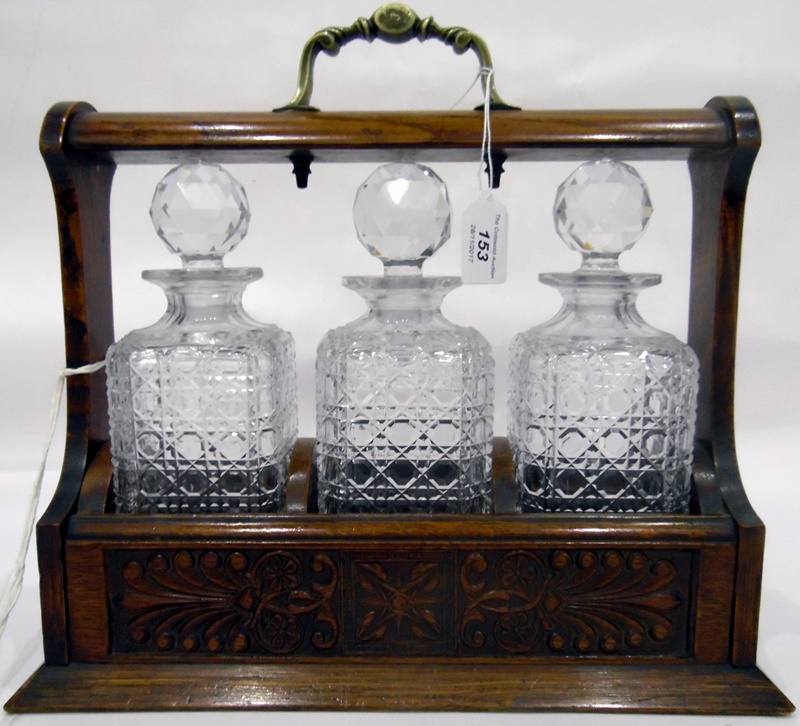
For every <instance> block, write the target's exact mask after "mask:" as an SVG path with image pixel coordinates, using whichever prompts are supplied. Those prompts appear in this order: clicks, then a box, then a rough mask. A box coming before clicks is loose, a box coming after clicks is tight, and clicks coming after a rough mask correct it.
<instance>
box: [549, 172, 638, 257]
mask: <svg viewBox="0 0 800 726" xmlns="http://www.w3.org/2000/svg"><path fill="white" fill-rule="evenodd" d="M652 213H653V205H652V203H651V201H650V195H649V193H648V191H647V186H646V185H645V183H644V181H643V180H642V178H641V177H640V176H639V173H638V172H637V171H636V169H634V168H633V167H632V166H628V165H627V164H623V163H622V162H619V161H612V160H610V159H602V160H600V161H592V162H587V163H585V164H582V165H581V166H579V167H578V168H577V169H576V170H575V171H574V172H573V173H572V174H570V175H569V176H568V177H567V178H566V179H565V180H564V182H563V183H562V184H561V186H559V187H558V192H557V193H556V201H555V204H554V205H553V217H554V219H555V223H556V231H557V232H558V234H559V235H560V236H561V239H563V240H564V242H566V243H567V245H568V246H569V247H571V248H573V249H577V250H579V251H580V252H582V253H583V254H584V255H586V254H589V255H593V256H594V255H602V256H606V257H616V256H617V255H619V254H620V253H621V252H623V251H625V250H627V249H628V248H629V247H631V246H633V244H634V243H635V242H636V240H638V239H639V237H641V236H642V234H643V233H644V230H645V229H646V228H647V224H648V222H649V221H650V215H652Z"/></svg>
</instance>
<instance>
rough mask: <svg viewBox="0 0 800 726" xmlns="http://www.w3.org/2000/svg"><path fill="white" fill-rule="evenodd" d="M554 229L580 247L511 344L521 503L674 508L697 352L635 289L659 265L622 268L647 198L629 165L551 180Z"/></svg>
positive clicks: (512, 421) (512, 422)
mask: <svg viewBox="0 0 800 726" xmlns="http://www.w3.org/2000/svg"><path fill="white" fill-rule="evenodd" d="M553 213H554V218H555V223H556V229H557V230H558V233H559V234H560V235H561V237H562V239H563V240H564V241H565V242H566V243H567V245H568V246H570V247H571V248H573V249H577V250H579V251H580V252H581V253H582V255H583V264H582V265H581V267H580V268H579V269H578V270H577V271H575V272H573V273H567V274H559V273H549V274H543V275H541V276H540V280H541V281H542V282H544V283H545V284H548V285H552V286H553V287H556V288H558V290H559V291H560V292H561V294H562V296H563V298H564V302H563V306H562V308H561V310H560V311H559V312H558V314H557V315H556V316H555V317H554V318H553V319H551V320H550V321H548V322H547V323H545V324H543V325H540V326H538V327H536V328H533V329H531V330H529V331H528V332H525V333H522V334H520V335H518V336H517V337H516V338H515V339H514V340H513V342H512V344H511V351H510V358H511V362H510V369H511V370H510V385H509V439H510V442H511V446H512V449H513V451H514V459H515V466H516V473H517V483H518V487H519V507H520V509H521V510H522V511H536V510H538V511H541V510H544V511H575V512H681V511H685V510H686V509H687V507H688V503H689V492H690V475H691V461H692V448H693V439H694V424H695V408H696V399H697V377H698V363H697V357H696V356H695V354H694V352H693V351H692V349H691V348H689V346H687V345H685V344H683V343H681V342H680V341H678V340H677V339H676V338H674V337H673V336H672V335H670V334H668V333H664V332H661V331H659V330H656V329H655V328H653V327H651V326H650V325H648V324H647V323H646V322H645V321H644V320H643V319H642V318H641V316H640V315H639V313H638V311H637V310H636V297H637V295H638V293H639V291H640V290H642V289H644V288H646V287H650V286H652V285H657V284H658V283H659V282H660V281H661V277H660V275H654V274H626V273H624V272H623V271H622V270H620V268H619V265H618V260H617V258H618V256H619V254H620V253H621V252H623V251H624V250H626V249H628V248H629V247H631V246H632V245H633V244H634V243H635V242H636V241H637V239H638V238H639V237H640V236H641V235H642V233H643V232H644V230H645V228H646V227H647V224H648V221H649V219H650V215H651V213H652V205H651V203H650V197H649V194H648V191H647V187H646V186H645V184H644V182H643V181H642V179H641V178H640V177H639V175H638V173H637V172H636V170H635V169H633V168H632V167H630V166H628V165H626V164H622V163H619V162H614V161H609V160H602V161H596V162H591V163H587V164H584V165H583V166H581V167H580V168H578V169H577V170H576V171H575V172H574V173H573V174H572V175H571V176H570V177H568V178H567V179H566V180H565V181H564V183H563V184H562V185H561V186H560V187H559V189H558V193H557V195H556V201H555V206H554V209H553Z"/></svg>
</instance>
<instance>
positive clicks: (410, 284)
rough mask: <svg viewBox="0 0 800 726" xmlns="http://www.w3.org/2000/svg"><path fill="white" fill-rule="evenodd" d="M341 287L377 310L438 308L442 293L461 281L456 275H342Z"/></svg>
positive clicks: (435, 310)
mask: <svg viewBox="0 0 800 726" xmlns="http://www.w3.org/2000/svg"><path fill="white" fill-rule="evenodd" d="M342 285H344V287H346V288H348V289H350V290H353V291H354V292H357V293H358V294H359V295H361V297H362V298H364V300H365V301H366V303H367V305H369V308H370V311H372V312H374V313H378V314H391V313H393V312H406V313H407V312H417V313H423V312H427V313H437V312H439V310H440V308H441V306H442V301H443V300H444V297H445V295H447V294H448V293H449V292H451V291H452V290H455V289H456V288H457V287H459V286H460V285H461V278H460V277H422V276H421V275H386V276H385V277H344V278H342Z"/></svg>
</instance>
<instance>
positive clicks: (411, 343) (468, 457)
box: [315, 164, 493, 513]
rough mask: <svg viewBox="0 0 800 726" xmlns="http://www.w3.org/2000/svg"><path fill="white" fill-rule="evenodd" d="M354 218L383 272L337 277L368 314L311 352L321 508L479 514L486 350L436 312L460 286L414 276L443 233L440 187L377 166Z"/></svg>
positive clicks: (488, 400)
mask: <svg viewBox="0 0 800 726" xmlns="http://www.w3.org/2000/svg"><path fill="white" fill-rule="evenodd" d="M354 219H355V223H356V228H357V231H358V234H359V238H360V239H361V241H362V244H363V245H364V246H365V247H366V248H367V250H368V251H370V253H371V254H373V255H374V256H377V257H380V258H381V259H382V260H383V262H384V265H385V272H386V274H385V276H384V277H383V278H380V277H378V278H368V277H358V278H345V279H344V285H345V286H346V287H348V288H350V289H352V290H355V291H356V292H358V293H359V294H360V295H362V296H363V297H364V299H365V300H366V302H367V305H368V307H369V311H368V313H367V314H366V315H365V316H364V317H362V318H360V319H359V320H356V321H354V322H352V323H349V324H347V325H344V326H342V327H340V328H337V329H335V330H332V331H330V332H329V333H328V334H326V336H325V337H324V338H323V340H322V341H321V343H320V345H319V348H318V351H317V446H316V453H315V457H316V464H317V476H318V490H319V508H320V511H322V512H374V513H378V512H380V513H406V512H419V513H433V512H460V513H471V512H482V511H486V510H487V509H488V507H489V500H490V484H491V442H492V417H493V377H492V376H493V361H492V357H491V351H490V348H489V345H488V343H487V342H486V340H485V339H484V338H483V337H482V336H481V335H480V334H479V333H477V331H475V330H473V329H471V328H463V327H459V326H456V325H454V324H452V323H451V322H449V321H448V320H447V319H446V318H444V316H442V314H441V310H440V307H441V303H442V300H443V298H444V296H445V295H446V294H447V293H448V292H450V291H451V290H452V289H454V288H455V287H457V286H458V285H459V284H460V280H459V279H458V278H450V277H435V278H423V277H422V275H421V272H420V269H421V265H422V261H423V260H424V258H425V257H427V256H429V255H430V254H432V253H433V251H434V250H435V249H437V248H438V247H439V246H440V245H441V244H442V243H443V242H444V241H445V240H446V239H447V238H448V236H449V233H450V207H449V201H448V200H447V192H446V188H445V186H444V183H443V182H442V181H441V180H440V179H439V178H438V177H437V176H436V175H435V174H434V173H433V172H432V171H431V170H430V169H427V168H425V167H421V166H418V165H409V164H390V165H387V166H385V167H381V168H380V169H378V170H377V171H376V172H375V173H374V174H373V175H372V176H370V178H369V179H368V180H367V181H366V182H365V183H364V184H363V185H362V186H361V188H360V189H359V192H358V194H357V197H356V202H355V205H354ZM404 219H405V220H406V221H407V223H405V224H404V223H403V220H404Z"/></svg>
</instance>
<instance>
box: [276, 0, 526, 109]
mask: <svg viewBox="0 0 800 726" xmlns="http://www.w3.org/2000/svg"><path fill="white" fill-rule="evenodd" d="M356 38H363V39H364V40H366V41H368V42H370V43H371V42H372V41H373V40H375V38H380V39H381V40H385V41H386V42H387V43H395V44H399V43H406V42H408V41H409V40H411V39H412V38H416V39H417V40H419V41H420V42H422V41H424V40H428V39H429V38H437V39H438V40H441V41H442V42H443V43H446V44H447V45H449V46H452V48H453V50H454V51H455V52H456V53H458V54H459V55H460V54H461V53H465V52H466V51H467V50H468V49H470V48H471V49H472V50H474V51H475V53H476V55H477V56H478V61H479V63H480V67H481V69H482V70H487V71H488V70H491V69H492V56H491V54H490V53H489V48H488V46H487V45H486V43H485V42H484V40H483V38H481V37H480V36H479V35H477V34H475V33H473V32H472V31H470V30H467V29H466V28H460V27H451V28H443V27H441V26H440V25H437V24H436V22H435V21H434V19H433V18H432V17H428V18H425V19H424V20H421V19H420V18H419V16H418V15H417V14H416V13H415V12H414V11H413V10H412V9H411V8H409V7H408V6H407V5H403V4H402V3H388V4H387V5H384V6H382V7H380V8H378V9H377V10H376V11H375V12H374V13H373V15H372V17H371V18H370V19H369V20H367V19H366V18H359V19H358V20H356V21H355V22H354V23H353V24H352V25H350V26H348V27H346V28H341V27H336V26H334V27H330V28H325V29H323V30H320V31H319V32H318V33H315V34H314V35H312V36H311V38H310V39H309V40H308V42H307V43H306V44H305V47H304V48H303V54H302V55H301V56H300V70H299V72H298V74H297V92H296V93H295V94H294V98H293V99H292V100H291V101H289V103H287V104H286V105H285V106H281V107H280V108H276V109H273V110H275V111H319V109H318V108H316V107H314V106H312V105H311V91H312V90H313V88H314V61H315V60H316V58H317V55H318V54H319V52H320V51H323V52H324V53H327V54H328V55H332V56H335V55H338V54H339V50H340V49H341V47H342V46H343V45H346V44H347V43H349V42H350V41H351V40H354V39H356ZM487 76H488V73H485V72H482V73H481V85H482V87H483V92H484V95H485V94H486V82H487V80H486V79H487ZM493 81H494V78H492V82H491V83H490V86H491V89H490V96H489V97H490V99H491V102H490V103H491V108H492V109H495V110H502V109H516V108H517V107H516V106H511V105H509V104H507V103H506V102H505V101H503V99H502V98H500V95H499V94H498V93H497V89H496V87H495V84H494V82H493Z"/></svg>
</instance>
